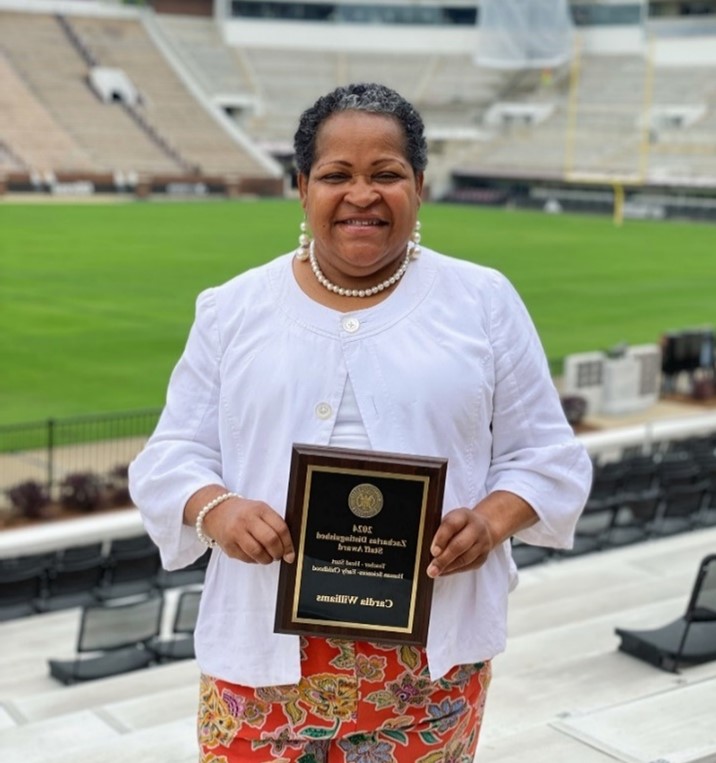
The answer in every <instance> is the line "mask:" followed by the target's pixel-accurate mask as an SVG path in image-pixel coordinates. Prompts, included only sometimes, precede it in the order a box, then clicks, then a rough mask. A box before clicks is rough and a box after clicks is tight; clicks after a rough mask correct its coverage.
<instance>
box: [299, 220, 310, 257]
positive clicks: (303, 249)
mask: <svg viewBox="0 0 716 763" xmlns="http://www.w3.org/2000/svg"><path fill="white" fill-rule="evenodd" d="M307 231H308V226H307V225H306V221H305V220H303V221H302V222H301V235H300V236H299V237H298V249H296V259H297V260H301V262H305V261H306V260H307V259H308V250H309V247H310V245H311V238H310V236H309V235H308V232H307Z"/></svg>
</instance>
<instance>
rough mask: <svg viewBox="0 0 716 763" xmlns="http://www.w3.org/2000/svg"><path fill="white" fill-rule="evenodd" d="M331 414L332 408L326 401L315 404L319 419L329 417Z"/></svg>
mask: <svg viewBox="0 0 716 763" xmlns="http://www.w3.org/2000/svg"><path fill="white" fill-rule="evenodd" d="M332 415H333V408H331V406H330V405H328V403H319V404H318V405H317V406H316V416H318V418H319V419H330V418H331V416H332Z"/></svg>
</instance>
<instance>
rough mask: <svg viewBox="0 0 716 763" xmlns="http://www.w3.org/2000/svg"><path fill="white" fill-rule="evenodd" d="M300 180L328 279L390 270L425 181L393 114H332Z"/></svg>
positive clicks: (409, 230)
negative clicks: (411, 159) (407, 151)
mask: <svg viewBox="0 0 716 763" xmlns="http://www.w3.org/2000/svg"><path fill="white" fill-rule="evenodd" d="M298 187H299V191H300V194H301V203H302V204H303V208H304V210H305V212H306V217H307V221H308V225H309V227H310V230H311V232H312V234H313V238H314V240H315V252H316V256H317V258H318V259H319V261H320V265H321V268H322V269H323V271H324V273H325V274H326V276H327V277H328V278H329V279H331V280H334V281H336V282H338V283H341V276H342V277H343V281H344V282H345V281H346V277H348V280H351V279H360V278H368V277H375V275H376V274H381V275H382V271H383V270H385V271H386V273H387V275H390V274H391V273H392V270H393V269H394V266H395V263H396V260H399V259H400V258H402V257H403V256H404V255H405V251H406V245H407V243H408V240H409V239H410V236H411V233H412V231H413V228H414V226H415V221H416V219H417V215H418V208H419V207H420V194H421V192H422V187H423V173H422V172H420V173H418V174H417V175H416V173H415V172H413V169H412V167H411V166H410V162H409V161H408V159H407V158H406V156H405V135H404V133H403V128H402V125H401V124H400V122H398V120H397V119H394V118H393V117H389V116H384V115H379V114H371V113H367V112H362V111H344V112H339V113H337V114H334V115H333V116H331V117H329V118H328V119H327V120H326V121H325V122H324V123H323V124H322V125H321V127H320V128H319V131H318V136H317V139H316V153H315V160H314V163H313V167H312V168H311V172H310V174H309V176H308V177H306V176H305V175H299V177H298Z"/></svg>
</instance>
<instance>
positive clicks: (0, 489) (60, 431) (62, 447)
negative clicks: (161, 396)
mask: <svg viewBox="0 0 716 763" xmlns="http://www.w3.org/2000/svg"><path fill="white" fill-rule="evenodd" d="M160 412H161V411H160V409H150V410H143V411H132V412H127V413H112V414H103V415H96V416H76V417H73V418H62V419H47V420H46V421H39V422H34V423H28V424H13V425H9V426H3V427H0V507H8V506H9V499H8V496H7V491H8V490H10V489H11V488H13V487H14V486H16V485H18V484H20V483H23V482H27V481H29V480H32V481H35V482H39V483H40V484H42V485H43V486H44V487H46V488H47V489H48V490H49V491H50V493H53V492H54V491H55V490H56V489H57V487H58V485H59V484H60V483H61V482H62V480H63V479H64V478H65V477H66V476H68V475H70V474H75V473H94V474H96V475H98V476H102V475H104V474H107V473H110V472H111V471H112V470H116V469H121V468H123V467H126V466H127V465H128V464H129V462H130V461H131V460H132V459H133V458H134V456H135V455H136V454H137V453H138V452H139V451H140V450H141V448H142V447H143V445H144V442H145V441H146V439H147V437H148V436H149V435H150V434H151V432H152V431H153V429H154V427H155V426H156V423H157V420H158V418H159V414H160Z"/></svg>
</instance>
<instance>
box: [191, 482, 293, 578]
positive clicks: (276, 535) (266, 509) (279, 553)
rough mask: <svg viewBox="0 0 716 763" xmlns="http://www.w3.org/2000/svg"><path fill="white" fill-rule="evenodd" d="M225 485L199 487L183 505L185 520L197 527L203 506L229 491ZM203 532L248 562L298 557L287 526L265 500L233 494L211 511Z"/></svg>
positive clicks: (205, 521)
mask: <svg viewBox="0 0 716 763" xmlns="http://www.w3.org/2000/svg"><path fill="white" fill-rule="evenodd" d="M226 492H227V491H226V488H225V487H224V486H223V485H207V486H206V487H204V488H202V489H201V490H197V492H196V493H194V495H192V496H191V498H190V499H189V500H188V501H187V503H186V506H185V507H184V523H185V524H187V525H189V526H192V527H193V526H194V524H195V522H196V518H197V517H198V516H199V512H200V511H201V509H202V507H203V506H206V505H207V503H209V502H210V501H212V500H214V499H215V498H217V497H218V496H222V495H224V494H225V493H226ZM202 524H203V530H204V534H205V535H207V536H208V537H209V538H212V539H213V540H215V541H216V542H217V543H218V544H219V545H220V546H221V550H222V551H223V552H224V553H225V554H226V555H227V556H232V557H234V558H235V559H240V560H241V561H242V562H247V563H249V564H271V562H275V561H278V560H279V559H283V560H284V561H285V562H288V563H289V564H290V563H292V562H293V561H294V559H295V557H296V555H295V553H294V550H293V543H292V542H291V534H290V533H289V531H288V526H287V525H286V523H285V522H284V520H283V517H281V515H280V514H278V513H277V512H276V511H275V510H274V509H272V508H271V507H270V506H269V505H268V504H267V503H264V502H263V501H252V500H249V499H248V498H240V497H239V496H232V497H231V498H227V499H226V500H225V501H222V502H221V503H220V504H218V505H217V506H215V507H214V508H213V509H211V511H209V512H208V513H207V514H206V516H205V517H204V521H203V523H202Z"/></svg>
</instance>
